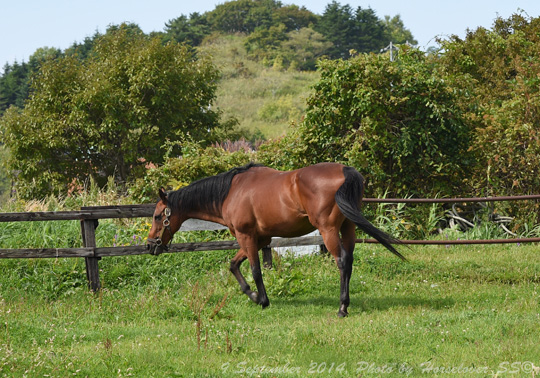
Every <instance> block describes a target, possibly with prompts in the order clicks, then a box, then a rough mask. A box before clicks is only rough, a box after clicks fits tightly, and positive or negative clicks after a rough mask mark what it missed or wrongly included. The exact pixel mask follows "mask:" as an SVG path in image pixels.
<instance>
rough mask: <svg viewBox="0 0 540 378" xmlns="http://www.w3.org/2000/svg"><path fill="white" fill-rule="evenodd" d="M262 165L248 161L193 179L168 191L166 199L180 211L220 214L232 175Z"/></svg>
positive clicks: (172, 206)
mask: <svg viewBox="0 0 540 378" xmlns="http://www.w3.org/2000/svg"><path fill="white" fill-rule="evenodd" d="M262 166H263V165H262V164H254V163H249V164H246V165H244V166H242V167H236V168H233V169H231V170H230V171H227V172H223V173H220V174H218V175H215V176H210V177H205V178H203V179H200V180H198V181H194V182H192V183H191V184H189V185H188V186H186V187H184V188H180V189H178V190H175V191H172V192H169V193H168V194H167V201H168V203H169V206H171V208H173V209H177V210H179V211H180V212H181V213H185V212H189V211H192V210H197V211H203V212H208V213H212V214H216V213H217V214H220V213H221V207H222V205H223V202H224V201H225V198H227V195H228V194H229V189H230V188H231V182H232V179H233V177H234V176H236V175H238V174H240V173H244V172H246V171H247V170H249V169H250V168H252V167H262Z"/></svg>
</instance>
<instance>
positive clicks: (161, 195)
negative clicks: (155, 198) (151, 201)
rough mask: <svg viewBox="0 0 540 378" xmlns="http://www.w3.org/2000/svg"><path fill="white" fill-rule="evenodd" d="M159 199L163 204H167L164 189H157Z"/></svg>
mask: <svg viewBox="0 0 540 378" xmlns="http://www.w3.org/2000/svg"><path fill="white" fill-rule="evenodd" d="M159 198H161V200H162V201H163V203H167V193H165V189H163V188H159Z"/></svg>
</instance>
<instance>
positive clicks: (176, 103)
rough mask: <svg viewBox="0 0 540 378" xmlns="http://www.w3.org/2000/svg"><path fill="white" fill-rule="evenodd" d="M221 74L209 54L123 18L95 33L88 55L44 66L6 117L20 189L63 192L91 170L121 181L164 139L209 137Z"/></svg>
mask: <svg viewBox="0 0 540 378" xmlns="http://www.w3.org/2000/svg"><path fill="white" fill-rule="evenodd" d="M217 78H218V72H217V70H216V69H215V68H214V66H213V65H212V64H211V63H210V62H209V60H208V59H206V58H204V57H199V58H198V59H195V58H194V57H193V55H192V54H191V53H190V52H189V51H188V49H187V48H186V47H185V46H181V45H178V44H176V43H168V44H166V45H162V44H161V41H160V39H159V38H157V37H155V38H148V37H147V36H145V35H144V34H142V33H141V32H140V30H138V29H134V28H131V27H129V26H126V25H122V26H120V27H117V28H111V29H110V30H109V31H108V32H107V34H105V35H104V36H103V37H101V38H99V39H98V41H97V42H96V43H95V45H94V46H93V53H92V55H91V57H90V58H88V59H87V60H85V61H81V60H79V59H78V58H77V57H76V56H74V55H71V56H64V57H62V58H60V59H56V60H53V61H48V62H46V63H44V64H43V65H42V67H41V69H40V71H39V74H38V75H37V76H36V77H35V79H34V81H33V93H32V97H31V98H30V99H29V101H28V102H27V103H26V106H25V108H24V109H23V110H19V109H15V108H12V109H10V110H9V111H8V112H6V114H5V115H4V117H3V119H2V125H3V129H4V135H3V140H4V141H5V143H6V144H7V145H8V146H9V147H10V150H11V156H10V166H11V168H12V169H13V170H14V171H18V172H19V174H18V184H19V188H20V189H21V193H22V194H23V195H24V196H28V197H32V196H33V197H39V196H42V195H44V194H47V193H50V192H51V191H57V190H60V191H65V190H66V188H67V187H68V185H69V184H70V183H71V182H72V181H73V180H80V181H84V180H86V179H88V177H93V178H94V179H95V180H96V181H100V180H101V181H102V180H103V178H104V179H105V180H106V178H107V177H109V176H113V175H114V176H117V177H118V179H119V180H120V181H125V180H126V179H128V178H129V177H130V175H131V174H132V173H133V172H134V170H135V169H136V168H137V167H139V166H141V165H144V164H145V163H146V162H148V161H152V162H157V163H159V162H161V160H162V152H161V146H162V145H163V143H164V142H165V141H166V140H170V141H177V140H179V139H180V138H181V137H182V136H183V134H184V133H186V132H189V133H191V135H192V136H193V137H196V138H198V139H206V140H208V139H209V138H210V131H211V130H212V129H214V128H216V127H217V126H219V122H218V121H219V114H218V113H217V112H215V111H214V110H211V109H209V105H210V104H211V103H212V101H213V100H214V98H215V89H216V80H217Z"/></svg>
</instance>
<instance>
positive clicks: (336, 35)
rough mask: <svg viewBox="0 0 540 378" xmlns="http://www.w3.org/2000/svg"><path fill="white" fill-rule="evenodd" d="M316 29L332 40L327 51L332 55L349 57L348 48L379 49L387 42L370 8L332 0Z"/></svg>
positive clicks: (334, 56)
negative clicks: (356, 6)
mask: <svg viewBox="0 0 540 378" xmlns="http://www.w3.org/2000/svg"><path fill="white" fill-rule="evenodd" d="M315 30H316V31H318V32H319V33H321V34H322V35H323V36H324V37H325V38H326V39H327V40H328V41H330V42H332V43H333V47H332V48H331V49H330V51H329V56H330V57H331V58H334V59H337V58H348V57H349V56H350V52H351V50H354V51H356V52H374V51H376V52H378V51H379V50H380V49H381V48H383V47H384V46H386V44H387V43H388V42H387V41H386V38H385V26H384V24H383V22H382V21H381V20H380V19H379V18H378V17H377V15H376V14H375V11H373V9H371V8H367V9H362V7H358V8H357V9H356V10H355V11H354V10H353V8H351V6H350V5H348V4H347V5H343V6H342V5H340V4H339V3H338V2H337V1H335V0H334V1H332V2H331V3H330V4H328V5H327V6H326V9H325V11H324V13H323V15H322V16H321V18H320V19H319V21H318V23H317V25H316V27H315Z"/></svg>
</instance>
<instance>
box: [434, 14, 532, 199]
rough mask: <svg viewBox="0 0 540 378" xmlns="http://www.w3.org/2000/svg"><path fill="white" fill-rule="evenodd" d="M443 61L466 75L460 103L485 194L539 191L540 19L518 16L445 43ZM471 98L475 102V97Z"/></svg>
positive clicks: (477, 179)
mask: <svg viewBox="0 0 540 378" xmlns="http://www.w3.org/2000/svg"><path fill="white" fill-rule="evenodd" d="M441 44H442V48H443V50H444V51H445V53H444V54H443V55H441V57H440V62H439V64H441V65H443V66H444V67H445V68H446V69H447V70H448V71H449V72H453V73H460V74H463V75H465V76H466V80H463V81H462V82H461V88H462V89H466V90H467V91H468V92H470V93H471V96H469V97H468V98H467V99H464V101H462V103H461V106H462V108H463V109H464V111H465V112H466V114H467V118H468V119H469V122H470V123H471V125H472V126H473V127H474V129H475V135H474V138H475V139H474V150H475V152H476V153H477V155H478V165H477V169H476V173H475V175H474V177H473V181H474V183H475V186H476V187H477V188H478V189H477V190H478V191H482V192H484V194H488V195H491V194H500V195H503V194H504V195H510V194H528V193H537V192H538V187H539V186H540V143H539V141H540V126H539V125H540V63H539V62H540V18H539V17H537V18H531V17H529V16H525V15H523V14H514V15H512V16H511V17H510V18H508V19H503V18H497V19H496V20H495V22H494V24H493V27H492V29H486V28H478V29H476V30H474V31H471V30H469V31H468V32H467V35H466V37H465V39H461V38H459V37H457V36H452V37H450V38H449V39H448V40H445V41H441ZM471 99H472V101H471Z"/></svg>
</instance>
